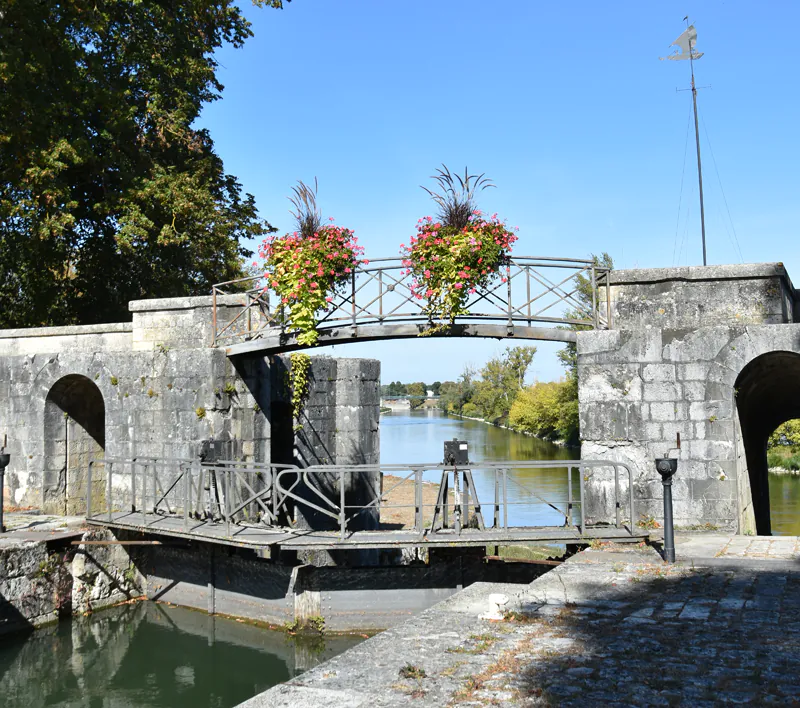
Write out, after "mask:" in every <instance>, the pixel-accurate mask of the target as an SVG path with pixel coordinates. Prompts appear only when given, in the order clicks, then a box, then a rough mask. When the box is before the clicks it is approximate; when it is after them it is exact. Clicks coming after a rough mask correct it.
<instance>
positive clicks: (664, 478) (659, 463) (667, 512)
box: [656, 457, 678, 563]
mask: <svg viewBox="0 0 800 708" xmlns="http://www.w3.org/2000/svg"><path fill="white" fill-rule="evenodd" d="M656 470H657V471H658V473H659V474H660V475H661V484H663V485H664V560H665V561H666V562H667V563H674V562H675V530H674V528H673V526H672V477H673V475H674V474H675V472H677V471H678V460H677V458H675V457H658V458H656Z"/></svg>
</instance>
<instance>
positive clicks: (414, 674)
mask: <svg viewBox="0 0 800 708" xmlns="http://www.w3.org/2000/svg"><path fill="white" fill-rule="evenodd" d="M427 675H428V674H427V673H425V669H423V668H422V667H421V666H415V665H414V664H406V665H405V666H403V667H401V668H400V672H399V676H400V678H406V679H424V678H426V677H427Z"/></svg>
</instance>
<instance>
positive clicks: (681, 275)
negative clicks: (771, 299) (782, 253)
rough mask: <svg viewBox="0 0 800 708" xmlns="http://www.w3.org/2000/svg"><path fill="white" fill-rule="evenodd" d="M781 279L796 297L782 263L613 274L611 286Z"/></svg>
mask: <svg viewBox="0 0 800 708" xmlns="http://www.w3.org/2000/svg"><path fill="white" fill-rule="evenodd" d="M774 277H778V278H782V279H784V280H785V281H786V284H787V286H788V289H789V290H790V291H791V292H794V293H795V294H796V295H798V296H800V294H798V291H796V290H795V289H794V286H793V285H792V281H791V278H790V277H789V274H788V273H787V272H786V267H785V266H784V265H783V263H743V264H736V265H711V266H682V267H678V268H631V269H625V270H612V271H611V285H612V286H613V285H630V284H636V283H663V282H666V281H670V280H673V281H674V280H679V281H689V282H692V281H703V280H751V279H754V278H774Z"/></svg>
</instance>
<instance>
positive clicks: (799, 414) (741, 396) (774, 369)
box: [735, 351, 800, 536]
mask: <svg viewBox="0 0 800 708" xmlns="http://www.w3.org/2000/svg"><path fill="white" fill-rule="evenodd" d="M735 394H736V408H737V410H738V413H739V423H740V425H741V435H742V443H743V444H744V451H745V457H746V460H747V469H748V472H749V480H750V492H751V494H752V500H753V512H754V516H755V523H756V532H757V533H758V534H759V535H764V536H769V535H771V533H772V525H771V521H770V503H769V472H768V463H767V441H768V439H769V436H770V435H771V434H772V433H773V432H774V430H775V429H776V428H777V427H778V426H779V425H781V424H782V423H785V422H786V421H787V420H791V419H792V418H800V354H796V353H795V352H786V351H779V352H769V353H768V354H762V355H761V356H759V357H756V358H755V359H753V361H751V362H750V363H749V364H748V365H747V366H745V367H744V369H742V371H741V373H740V374H739V376H738V378H737V379H736V384H735Z"/></svg>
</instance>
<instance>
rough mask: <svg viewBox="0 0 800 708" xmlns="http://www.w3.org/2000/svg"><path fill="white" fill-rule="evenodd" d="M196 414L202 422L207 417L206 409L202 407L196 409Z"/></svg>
mask: <svg viewBox="0 0 800 708" xmlns="http://www.w3.org/2000/svg"><path fill="white" fill-rule="evenodd" d="M194 414H195V415H196V416H197V419H198V420H202V419H203V418H205V417H206V409H205V408H203V407H202V406H200V407H199V408H195V409H194Z"/></svg>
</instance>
